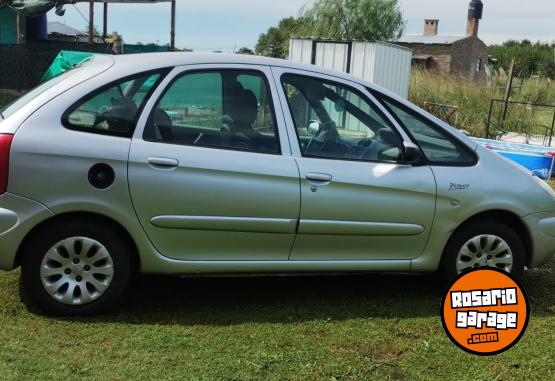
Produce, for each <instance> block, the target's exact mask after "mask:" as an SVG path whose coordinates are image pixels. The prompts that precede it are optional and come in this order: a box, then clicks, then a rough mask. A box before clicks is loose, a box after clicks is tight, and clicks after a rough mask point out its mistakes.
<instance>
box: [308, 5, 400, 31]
mask: <svg viewBox="0 0 555 381" xmlns="http://www.w3.org/2000/svg"><path fill="white" fill-rule="evenodd" d="M301 15H302V18H303V19H304V20H305V22H306V23H307V27H308V28H309V30H310V32H311V33H310V35H312V36H318V37H320V38H332V39H348V40H370V41H392V40H397V39H399V37H401V35H402V34H403V30H404V28H405V21H404V20H403V15H402V13H401V10H400V7H399V0H317V1H316V2H315V3H314V5H313V6H312V7H309V8H305V9H302V10H301Z"/></svg>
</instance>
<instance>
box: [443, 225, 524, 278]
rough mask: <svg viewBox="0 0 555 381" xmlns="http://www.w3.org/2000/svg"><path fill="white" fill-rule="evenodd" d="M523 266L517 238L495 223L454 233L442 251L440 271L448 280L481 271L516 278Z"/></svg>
mask: <svg viewBox="0 0 555 381" xmlns="http://www.w3.org/2000/svg"><path fill="white" fill-rule="evenodd" d="M524 265H525V251H524V246H523V244H522V241H521V239H520V237H519V236H518V234H517V233H515V231H514V230H513V229H512V228H510V227H509V226H507V225H505V224H502V223H499V222H497V221H482V222H475V223H471V224H468V225H466V226H463V227H462V228H460V229H459V230H457V231H456V232H455V233H454V234H453V236H452V237H451V239H450V240H449V242H448V243H447V246H446V247H445V250H444V252H443V258H442V265H441V270H442V272H443V275H444V276H445V277H446V278H447V279H453V278H455V277H456V276H457V275H458V274H460V273H462V272H464V271H468V270H471V269H475V268H480V267H494V268H497V269H500V270H503V271H505V272H507V273H509V274H511V275H513V276H514V277H516V278H519V277H520V276H521V275H522V273H523V271H524Z"/></svg>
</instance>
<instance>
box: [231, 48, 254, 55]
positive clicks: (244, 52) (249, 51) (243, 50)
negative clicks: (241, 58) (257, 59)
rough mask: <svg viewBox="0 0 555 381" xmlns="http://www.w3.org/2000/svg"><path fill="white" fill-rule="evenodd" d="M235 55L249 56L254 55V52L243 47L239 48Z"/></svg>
mask: <svg viewBox="0 0 555 381" xmlns="http://www.w3.org/2000/svg"><path fill="white" fill-rule="evenodd" d="M235 53H237V54H246V55H249V56H252V55H254V52H253V51H252V49H249V48H247V47H245V46H243V47H242V48H239V50H237V51H236V52H235Z"/></svg>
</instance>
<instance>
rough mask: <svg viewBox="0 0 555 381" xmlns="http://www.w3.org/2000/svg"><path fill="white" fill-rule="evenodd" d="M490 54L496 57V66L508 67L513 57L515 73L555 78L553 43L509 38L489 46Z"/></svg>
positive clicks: (554, 50)
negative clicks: (499, 43)
mask: <svg viewBox="0 0 555 381" xmlns="http://www.w3.org/2000/svg"><path fill="white" fill-rule="evenodd" d="M490 54H491V55H492V56H493V57H494V58H497V63H496V65H495V66H496V68H500V67H502V68H504V69H508V68H509V65H510V63H511V59H513V58H515V59H516V63H515V74H516V75H519V76H530V75H532V74H539V75H542V76H545V77H551V78H555V43H552V44H548V43H541V42H536V43H532V42H531V41H529V40H522V41H514V40H509V41H505V42H504V43H503V44H502V45H492V46H490Z"/></svg>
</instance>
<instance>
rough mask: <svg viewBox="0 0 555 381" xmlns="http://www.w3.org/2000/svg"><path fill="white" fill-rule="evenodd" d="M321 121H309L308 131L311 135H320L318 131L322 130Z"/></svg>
mask: <svg viewBox="0 0 555 381" xmlns="http://www.w3.org/2000/svg"><path fill="white" fill-rule="evenodd" d="M320 127H321V125H320V122H318V121H317V120H311V121H310V122H308V133H309V134H310V135H311V136H316V135H318V131H320Z"/></svg>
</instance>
